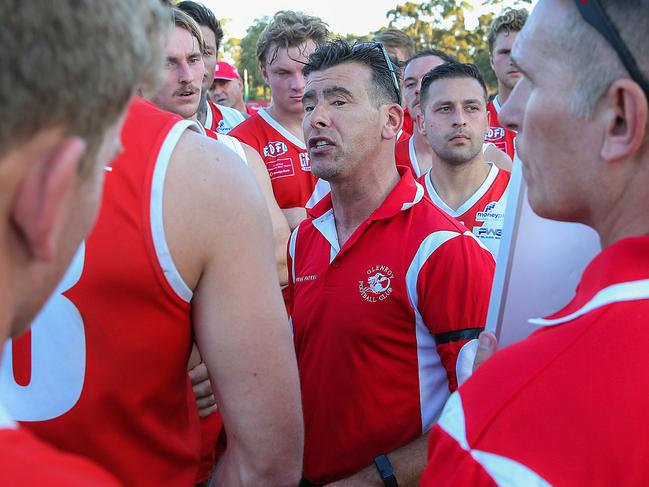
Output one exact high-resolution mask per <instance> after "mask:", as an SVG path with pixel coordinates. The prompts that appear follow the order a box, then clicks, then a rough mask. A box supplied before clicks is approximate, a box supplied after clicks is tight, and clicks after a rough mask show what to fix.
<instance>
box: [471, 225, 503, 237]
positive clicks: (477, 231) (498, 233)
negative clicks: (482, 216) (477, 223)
mask: <svg viewBox="0 0 649 487" xmlns="http://www.w3.org/2000/svg"><path fill="white" fill-rule="evenodd" d="M473 234H474V235H475V236H476V237H478V238H481V239H489V240H498V239H499V238H500V237H502V235H503V229H502V228H491V227H473Z"/></svg>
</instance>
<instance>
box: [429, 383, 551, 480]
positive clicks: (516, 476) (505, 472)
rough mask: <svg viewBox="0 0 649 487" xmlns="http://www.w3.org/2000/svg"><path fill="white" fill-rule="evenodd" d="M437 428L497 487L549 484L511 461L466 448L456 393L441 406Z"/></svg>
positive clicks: (462, 410) (464, 424)
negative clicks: (447, 435)
mask: <svg viewBox="0 0 649 487" xmlns="http://www.w3.org/2000/svg"><path fill="white" fill-rule="evenodd" d="M439 426H440V427H441V428H442V429H443V430H444V431H446V432H447V433H448V434H449V435H450V436H451V437H452V438H453V439H454V440H455V441H457V442H458V444H459V445H460V446H461V447H462V449H463V450H466V451H468V452H469V453H470V454H471V456H472V457H473V459H474V460H475V461H476V462H477V463H478V464H480V465H481V466H482V468H484V469H485V471H486V472H487V473H488V474H489V475H490V476H491V478H493V479H494V481H495V482H496V483H497V484H498V485H501V486H512V487H520V486H525V487H528V486H529V487H536V486H538V487H546V486H549V485H550V484H549V483H548V482H547V481H546V480H545V479H543V478H542V477H541V476H540V475H539V474H537V473H536V472H534V471H532V470H531V469H530V468H528V467H526V466H525V465H523V464H522V463H519V462H517V461H515V460H512V459H511V458H507V457H504V456H501V455H496V454H493V453H488V452H484V451H480V450H475V449H472V448H470V447H469V442H468V440H467V437H466V421H465V417H464V408H463V407H462V398H461V397H460V394H459V393H458V392H457V391H456V392H454V393H453V394H452V395H451V397H450V398H449V400H448V402H447V403H446V406H444V411H442V415H441V417H440V419H439Z"/></svg>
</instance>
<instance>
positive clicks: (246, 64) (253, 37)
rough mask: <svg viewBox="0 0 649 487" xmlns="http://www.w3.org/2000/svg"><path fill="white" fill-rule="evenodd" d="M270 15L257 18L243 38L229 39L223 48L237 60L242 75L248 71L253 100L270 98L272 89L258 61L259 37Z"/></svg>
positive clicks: (250, 93)
mask: <svg viewBox="0 0 649 487" xmlns="http://www.w3.org/2000/svg"><path fill="white" fill-rule="evenodd" d="M268 20H269V19H268V17H262V18H259V19H255V20H254V21H253V23H252V25H251V26H250V27H248V28H247V29H246V35H245V36H244V37H243V39H241V40H239V39H228V40H227V41H226V42H225V43H224V45H223V48H224V50H225V51H226V52H228V54H229V55H230V57H232V59H233V61H234V62H235V64H236V66H237V69H238V70H239V73H240V74H241V77H243V76H244V72H246V70H247V72H248V88H249V97H250V99H251V100H265V99H269V98H270V89H269V88H268V87H267V86H266V83H265V82H264V78H263V77H262V76H261V71H260V70H259V61H257V39H259V35H260V34H261V31H262V30H264V27H266V25H268Z"/></svg>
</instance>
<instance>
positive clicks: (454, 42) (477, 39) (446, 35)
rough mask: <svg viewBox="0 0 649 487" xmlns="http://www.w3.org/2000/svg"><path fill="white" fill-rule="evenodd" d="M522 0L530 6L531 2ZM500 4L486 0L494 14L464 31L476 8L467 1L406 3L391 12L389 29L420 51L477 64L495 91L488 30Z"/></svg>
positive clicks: (480, 19)
mask: <svg viewBox="0 0 649 487" xmlns="http://www.w3.org/2000/svg"><path fill="white" fill-rule="evenodd" d="M521 1H522V2H523V3H530V0H521ZM501 4H502V0H485V1H484V2H483V5H490V6H493V7H494V8H493V10H492V12H491V13H489V14H486V15H482V16H480V18H479V21H478V26H477V27H476V28H475V29H473V30H467V29H466V28H465V18H466V13H467V12H468V11H470V10H472V9H473V7H472V6H471V5H470V4H469V3H468V2H466V1H454V0H433V1H431V2H427V3H421V4H420V3H414V2H406V3H405V4H402V5H397V6H396V7H395V8H394V9H392V10H390V11H388V12H387V14H386V17H387V19H388V22H389V26H390V27H395V28H398V29H401V30H402V31H403V32H405V33H406V34H408V35H409V36H410V37H411V38H412V40H413V41H414V43H415V48H416V50H417V51H419V50H422V49H430V48H435V49H440V50H442V51H446V52H448V53H450V54H453V55H454V56H456V57H457V58H458V59H459V60H460V61H462V62H474V63H475V64H476V65H477V66H478V67H479V68H480V71H482V74H483V76H484V77H485V82H486V83H487V86H488V87H489V89H490V90H491V91H496V89H497V83H496V76H495V74H494V73H493V71H492V70H491V67H490V66H489V47H488V45H487V31H488V29H489V24H490V23H491V21H492V20H493V18H494V13H497V12H499V11H500V6H501Z"/></svg>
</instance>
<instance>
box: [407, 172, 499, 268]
mask: <svg viewBox="0 0 649 487" xmlns="http://www.w3.org/2000/svg"><path fill="white" fill-rule="evenodd" d="M489 164H490V166H491V168H490V169H489V173H488V174H487V177H486V178H485V180H484V182H483V183H482V184H481V185H480V187H479V188H478V189H477V190H476V192H475V193H473V195H472V196H471V197H470V198H469V199H468V200H466V201H465V202H464V203H462V206H460V207H459V208H458V209H457V210H454V209H452V208H451V207H450V206H448V205H447V204H446V203H444V201H443V200H442V198H440V196H439V195H438V194H437V191H435V187H434V186H433V183H432V181H431V179H430V171H428V172H427V173H426V174H425V175H424V176H422V177H421V178H419V182H421V183H422V184H423V185H424V187H425V188H426V195H427V196H428V197H429V198H430V199H431V200H432V202H433V203H435V204H436V205H437V206H439V207H440V208H441V209H442V210H444V211H445V212H446V213H448V214H449V215H451V216H452V217H453V218H455V219H457V220H458V221H459V222H460V223H462V225H464V226H465V227H467V228H468V229H469V230H471V232H473V234H474V235H475V236H476V237H478V239H479V240H480V242H482V244H483V245H484V246H485V247H486V248H487V249H488V250H489V251H490V252H491V253H492V255H493V256H494V258H496V257H498V249H499V248H500V239H501V237H502V231H503V223H504V222H505V208H506V207H507V196H508V194H509V180H510V178H511V173H510V172H509V171H505V170H503V169H498V168H497V167H496V165H495V164H492V163H489Z"/></svg>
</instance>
